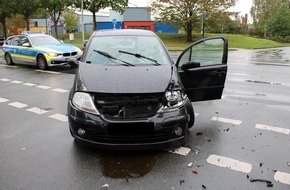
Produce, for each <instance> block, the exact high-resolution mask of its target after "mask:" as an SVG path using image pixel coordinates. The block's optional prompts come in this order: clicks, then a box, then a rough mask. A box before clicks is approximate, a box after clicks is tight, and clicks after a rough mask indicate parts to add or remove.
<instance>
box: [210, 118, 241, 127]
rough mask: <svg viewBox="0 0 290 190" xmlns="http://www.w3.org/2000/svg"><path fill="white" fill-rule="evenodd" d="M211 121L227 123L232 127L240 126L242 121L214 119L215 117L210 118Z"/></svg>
mask: <svg viewBox="0 0 290 190" xmlns="http://www.w3.org/2000/svg"><path fill="white" fill-rule="evenodd" d="M211 120H213V121H219V122H223V123H229V124H233V125H240V124H241V123H242V121H240V120H234V119H227V118H223V117H215V116H214V117H212V118H211Z"/></svg>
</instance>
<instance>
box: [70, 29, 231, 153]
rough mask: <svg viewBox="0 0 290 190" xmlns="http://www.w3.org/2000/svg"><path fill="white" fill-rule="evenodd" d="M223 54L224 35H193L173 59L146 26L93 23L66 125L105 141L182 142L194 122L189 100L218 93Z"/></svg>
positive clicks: (88, 138) (114, 144) (129, 144)
mask: <svg viewBox="0 0 290 190" xmlns="http://www.w3.org/2000/svg"><path fill="white" fill-rule="evenodd" d="M227 56H228V41H227V38H226V37H213V38H207V39H202V40H200V41H197V42H195V43H193V44H192V45H190V46H189V47H188V48H186V49H185V50H184V51H183V52H182V53H181V54H180V56H179V58H178V59H177V62H176V63H174V62H173V61H172V59H171V58H170V56H169V53H168V51H167V49H166V47H165V46H164V44H163V43H162V41H161V40H160V39H159V37H158V36H157V35H156V34H155V33H153V32H151V31H145V30H134V29H125V30H101V31H96V32H94V33H93V34H92V36H91V37H90V39H89V40H88V42H87V44H86V47H85V49H84V53H83V57H82V58H81V60H80V61H79V62H78V65H79V66H78V70H77V73H76V76H75V80H74V84H73V87H72V89H71V91H70V95H69V100H68V120H69V129H70V132H71V134H72V136H73V137H74V138H75V140H76V141H77V142H82V143H85V144H90V145H95V146H97V147H101V148H108V149H166V148H169V147H175V146H179V145H182V144H184V143H185V142H186V139H187V136H188V129H189V128H191V127H192V126H193V124H194V110H193V107H192V103H191V102H194V101H204V100H213V99H220V98H221V96H222V92H223V89H224V84H225V79H226V73H227Z"/></svg>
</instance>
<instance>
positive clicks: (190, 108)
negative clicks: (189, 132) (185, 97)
mask: <svg viewBox="0 0 290 190" xmlns="http://www.w3.org/2000/svg"><path fill="white" fill-rule="evenodd" d="M186 109H187V113H188V115H189V122H188V129H190V128H191V127H192V126H193V124H194V121H195V118H194V109H193V106H192V103H191V102H190V101H187V102H186Z"/></svg>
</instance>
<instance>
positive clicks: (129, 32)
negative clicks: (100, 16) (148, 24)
mask: <svg viewBox="0 0 290 190" xmlns="http://www.w3.org/2000/svg"><path fill="white" fill-rule="evenodd" d="M93 36H156V35H155V33H154V32H152V31H150V30H140V29H113V30H112V29H111V30H98V31H95V32H94V33H93Z"/></svg>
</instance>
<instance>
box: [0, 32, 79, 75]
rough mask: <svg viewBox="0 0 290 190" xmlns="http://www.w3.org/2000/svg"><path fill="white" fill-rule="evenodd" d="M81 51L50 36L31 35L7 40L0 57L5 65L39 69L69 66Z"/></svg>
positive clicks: (12, 37) (22, 35)
mask: <svg viewBox="0 0 290 190" xmlns="http://www.w3.org/2000/svg"><path fill="white" fill-rule="evenodd" d="M81 55H82V50H81V49H79V48H78V47H76V46H73V45H70V44H65V43H62V42H61V41H59V40H57V39H56V38H54V37H52V36H51V35H47V34H43V33H31V34H21V35H15V36H11V37H9V38H7V40H6V41H5V43H4V44H3V49H2V56H3V57H4V59H5V61H6V64H8V65H13V64H15V63H26V64H36V66H37V67H38V68H39V69H42V70H47V69H48V68H49V67H53V66H59V65H66V64H70V62H71V60H73V59H80V58H81Z"/></svg>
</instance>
